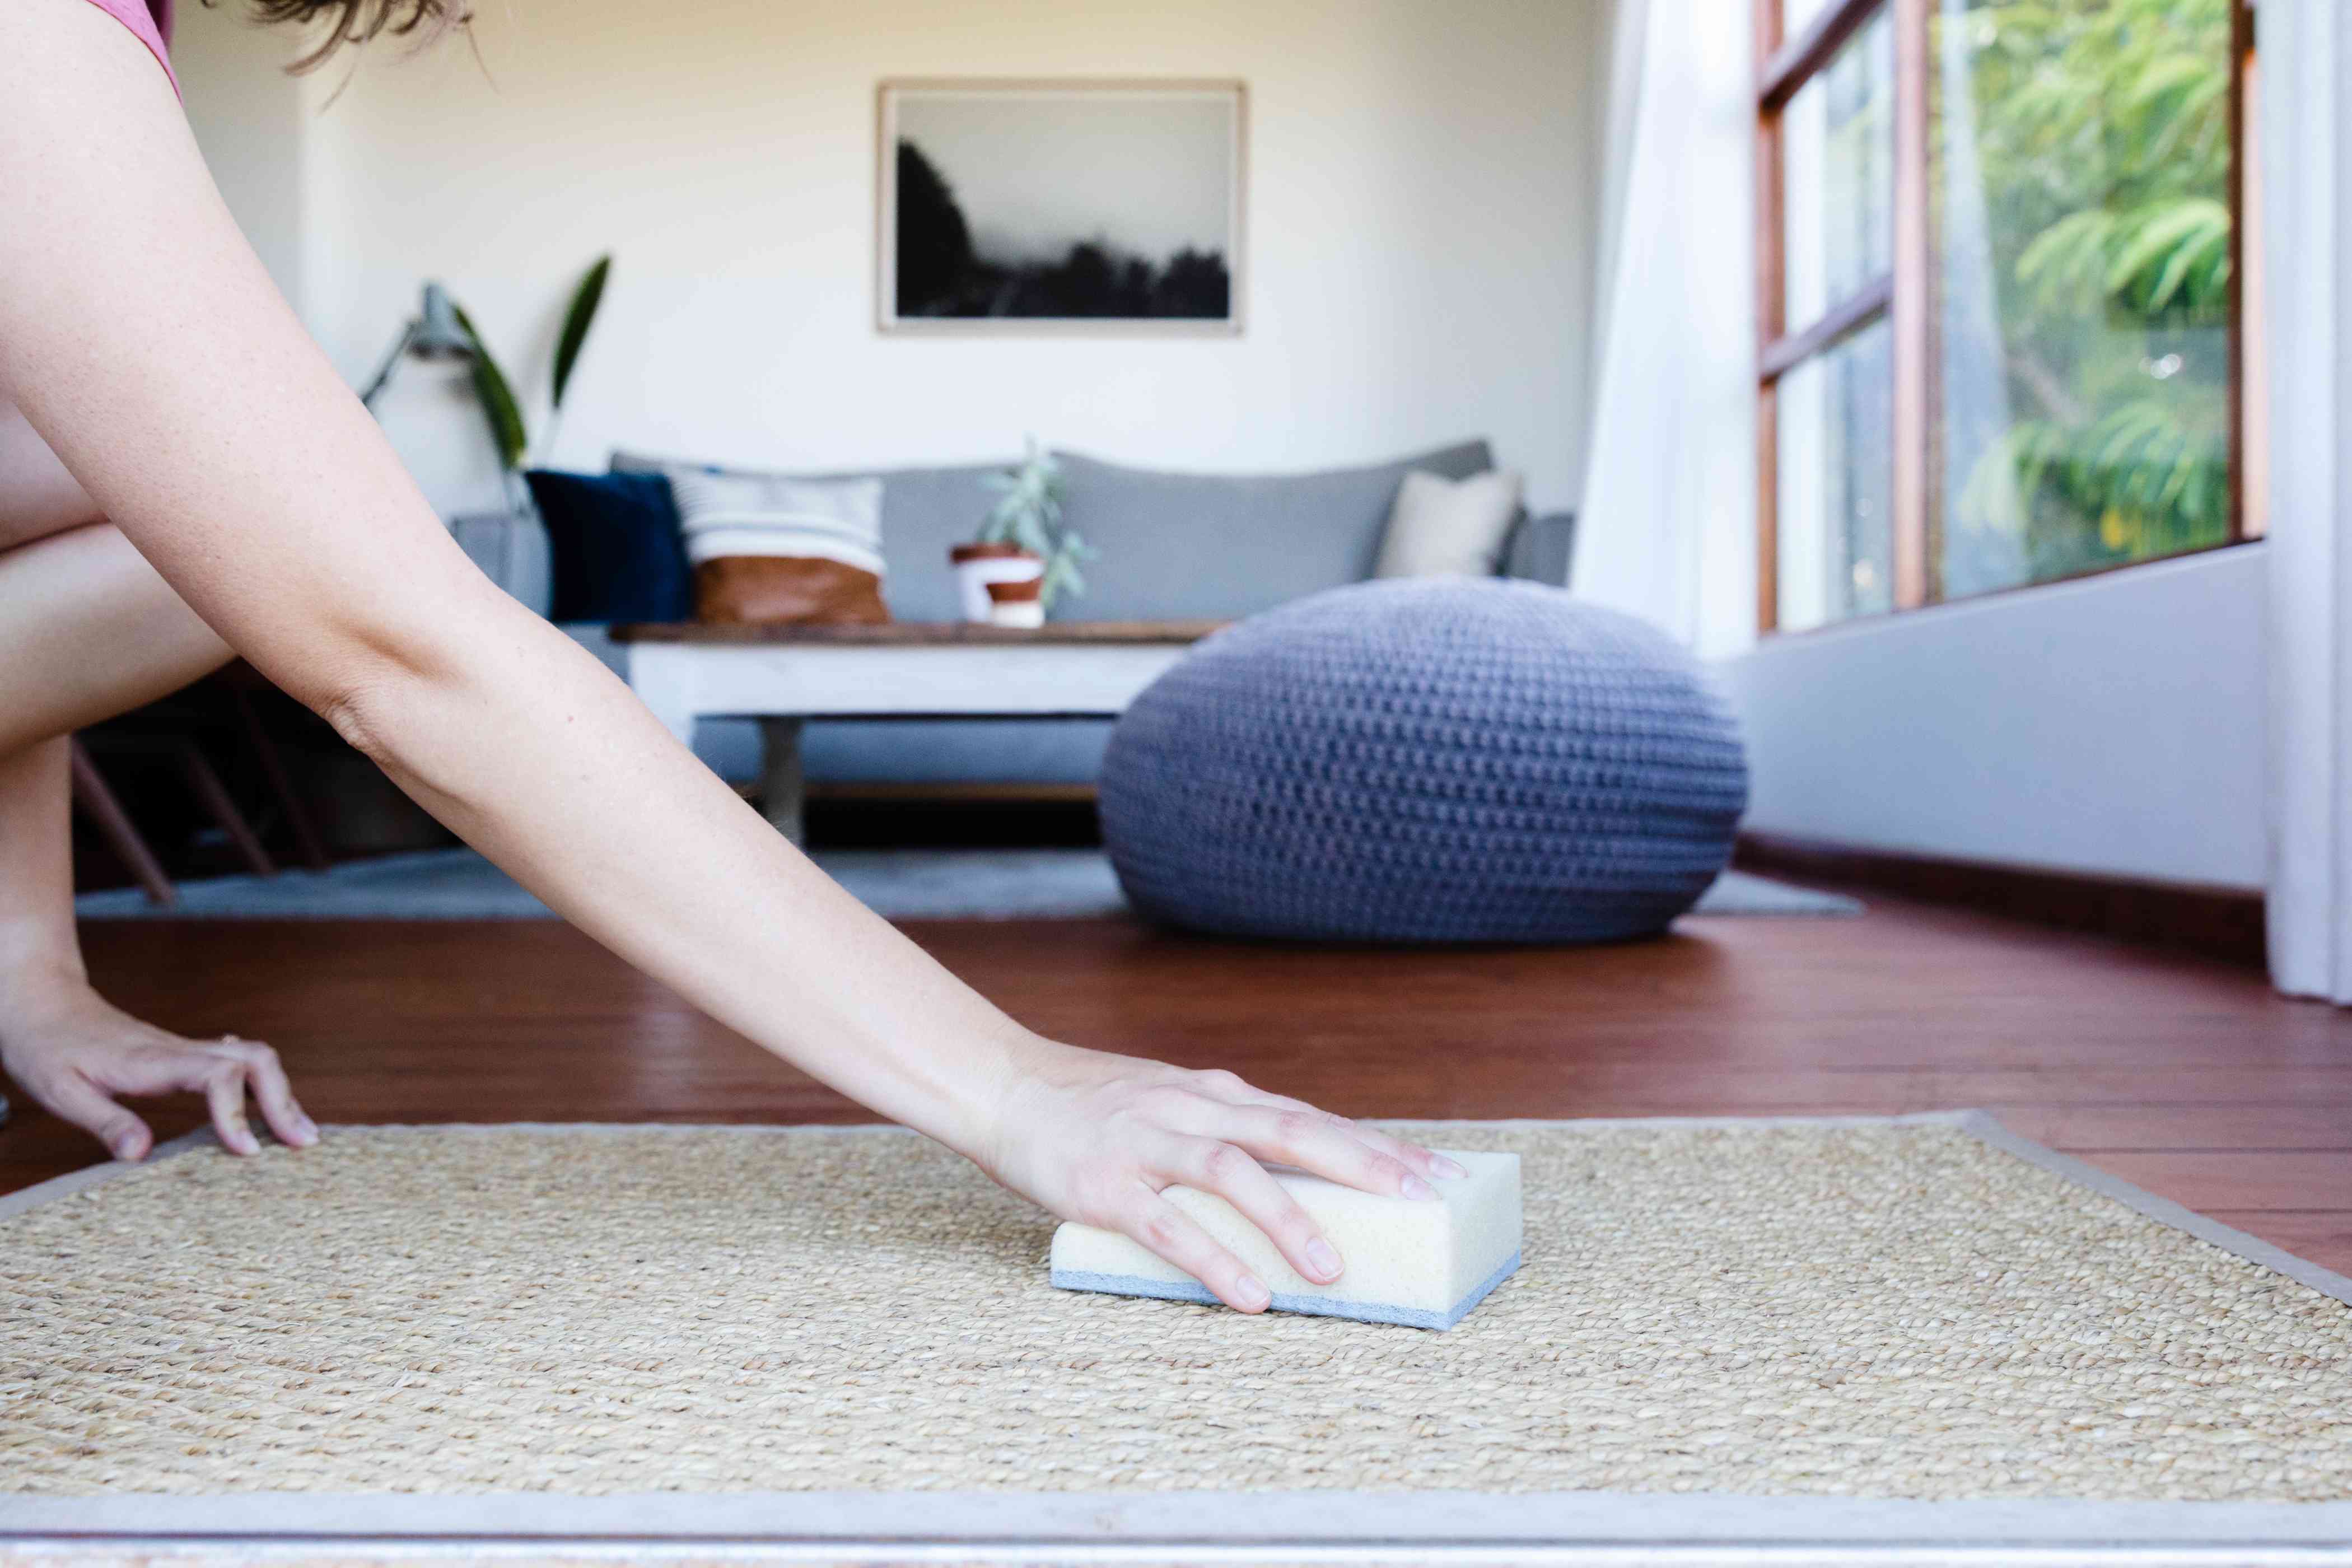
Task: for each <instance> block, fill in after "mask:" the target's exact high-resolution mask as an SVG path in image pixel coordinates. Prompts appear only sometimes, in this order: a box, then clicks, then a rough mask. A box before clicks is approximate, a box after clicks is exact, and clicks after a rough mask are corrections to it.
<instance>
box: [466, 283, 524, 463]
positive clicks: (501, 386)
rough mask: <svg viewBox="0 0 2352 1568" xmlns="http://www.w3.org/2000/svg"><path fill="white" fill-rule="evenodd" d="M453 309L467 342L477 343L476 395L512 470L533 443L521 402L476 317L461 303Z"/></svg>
mask: <svg viewBox="0 0 2352 1568" xmlns="http://www.w3.org/2000/svg"><path fill="white" fill-rule="evenodd" d="M454 309H455V310H456V311H457V325H458V326H460V327H462V328H464V329H465V331H466V341H467V342H470V343H471V344H473V346H474V394H475V395H476V396H477V397H478V398H479V399H480V401H481V405H482V417H484V418H485V419H488V421H489V422H490V440H491V441H492V443H493V444H495V445H496V446H497V447H498V449H499V463H500V465H501V466H502V467H504V468H506V470H507V471H508V472H509V473H512V472H514V471H515V470H516V469H518V468H521V467H522V459H523V453H524V452H525V451H526V450H528V449H529V447H530V432H529V430H528V429H527V428H526V427H525V426H524V425H523V422H522V405H520V403H518V402H516V401H515V395H514V388H513V387H512V386H510V385H509V384H508V383H507V377H506V373H505V372H504V371H502V370H500V369H499V362H498V361H497V360H496V359H494V358H492V357H491V354H490V345H489V344H488V343H486V342H483V341H482V334H481V333H479V332H478V331H475V330H474V319H473V318H472V317H471V316H468V315H467V314H466V308H465V307H464V306H462V305H459V306H456V307H454Z"/></svg>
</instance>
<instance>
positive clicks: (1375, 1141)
mask: <svg viewBox="0 0 2352 1568" xmlns="http://www.w3.org/2000/svg"><path fill="white" fill-rule="evenodd" d="M1202 1078H1203V1079H1207V1080H1209V1082H1207V1083H1205V1084H1204V1085H1203V1088H1204V1089H1207V1090H1208V1092H1209V1094H1210V1096H1211V1098H1213V1099H1216V1100H1224V1101H1225V1102H1226V1103H1227V1104H1229V1105H1265V1106H1272V1107H1274V1108H1276V1110H1297V1111H1302V1112H1304V1113H1306V1114H1307V1115H1308V1116H1313V1117H1318V1118H1319V1119H1321V1120H1322V1121H1328V1122H1329V1123H1330V1124H1331V1125H1332V1126H1334V1127H1337V1128H1339V1129H1341V1130H1343V1131H1346V1132H1347V1133H1349V1135H1350V1136H1351V1137H1355V1138H1359V1139H1360V1140H1362V1141H1363V1142H1367V1143H1370V1145H1371V1146H1372V1147H1373V1148H1375V1149H1378V1150H1379V1151H1380V1152H1382V1153H1383V1154H1387V1155H1389V1156H1391V1158H1393V1159H1396V1160H1400V1161H1402V1162H1403V1163H1405V1164H1407V1165H1410V1166H1412V1167H1413V1168H1414V1169H1416V1170H1418V1171H1419V1172H1421V1173H1422V1174H1423V1175H1424V1176H1429V1177H1433V1178H1435V1179H1436V1180H1439V1181H1446V1182H1457V1181H1460V1180H1461V1179H1462V1178H1464V1177H1465V1176H1467V1175H1468V1174H1469V1172H1467V1171H1465V1170H1464V1169H1463V1168H1462V1165H1461V1163H1460V1162H1458V1161H1454V1160H1449V1159H1447V1158H1446V1157H1445V1156H1444V1155H1443V1154H1440V1153H1438V1152H1435V1151H1433V1150H1430V1149H1424V1148H1423V1147H1422V1146H1421V1145H1420V1144H1418V1143H1408V1142H1405V1141H1404V1140H1403V1139H1402V1138H1391V1137H1390V1136H1389V1135H1388V1134H1387V1133H1385V1132H1382V1131H1380V1130H1379V1129H1377V1128H1372V1127H1366V1126H1364V1125H1363V1124H1361V1123H1360V1122H1355V1121H1349V1120H1348V1119H1347V1118H1346V1117H1344V1116H1334V1115H1332V1114H1331V1113H1330V1112H1329V1111H1328V1110H1321V1109H1319V1108H1318V1107H1316V1106H1312V1105H1309V1104H1307V1102H1306V1101H1305V1100H1293V1099H1291V1098H1290V1097H1289V1096H1288V1095H1282V1094H1268V1093H1266V1092H1265V1090H1263V1089H1255V1088H1253V1087H1252V1086H1251V1085H1249V1084H1248V1083H1246V1082H1244V1080H1243V1079H1239V1078H1236V1077H1235V1076H1234V1074H1232V1073H1229V1072H1213V1073H1204V1074H1202Z"/></svg>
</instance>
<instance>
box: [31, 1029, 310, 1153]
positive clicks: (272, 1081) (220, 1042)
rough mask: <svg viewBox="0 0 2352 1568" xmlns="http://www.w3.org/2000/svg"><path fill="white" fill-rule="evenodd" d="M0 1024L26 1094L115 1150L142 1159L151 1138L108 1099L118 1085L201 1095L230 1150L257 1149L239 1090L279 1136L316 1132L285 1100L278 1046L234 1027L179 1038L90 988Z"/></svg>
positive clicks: (288, 1092) (135, 1090)
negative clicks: (243, 1035) (216, 1034)
mask: <svg viewBox="0 0 2352 1568" xmlns="http://www.w3.org/2000/svg"><path fill="white" fill-rule="evenodd" d="M0 1026H5V1035H0V1067H5V1068H7V1071H8V1076H9V1077H10V1078H12V1079H16V1083H17V1085H18V1087H20V1088H22V1089H24V1091H25V1092H26V1094H28V1095H30V1096H32V1097H33V1098H34V1099H35V1100H38V1101H39V1102H40V1103H41V1104H42V1105H43V1106H45V1107H47V1109H48V1110H50V1111H51V1112H52V1113H53V1114H55V1115H56V1116H57V1117H58V1118H59V1119H60V1120H62V1121H70V1122H72V1123H73V1124H74V1125H75V1126H77V1127H79V1128H81V1129H82V1130H83V1131H87V1132H88V1133H89V1135H90V1136H91V1137H93V1138H96V1139H97V1140H98V1141H99V1142H101V1143H103V1144H105V1145H106V1147H107V1150H108V1152H110V1153H112V1154H113V1156H114V1157H115V1158H116V1159H118V1160H143V1159H145V1158H146V1157H147V1152H148V1151H149V1150H150V1149H152V1148H153V1147H154V1144H155V1135H154V1133H153V1132H152V1131H149V1129H148V1126H147V1123H145V1122H144V1121H141V1120H140V1119H139V1118H138V1116H137V1115H135V1114H134V1113H133V1112H132V1111H131V1110H129V1109H128V1108H127V1107H125V1106H123V1105H122V1104H121V1103H120V1102H119V1101H118V1100H116V1099H115V1097H116V1096H117V1095H124V1094H138V1095H146V1094H182V1093H185V1094H201V1095H203V1096H204V1097H205V1102H206V1104H207V1106H208V1107H209V1108H210V1110H211V1111H212V1120H213V1131H215V1132H217V1133H219V1134H220V1141H221V1142H222V1143H223V1144H224V1145H226V1147H227V1149H228V1150H229V1152H232V1153H236V1154H258V1153H259V1152H261V1143H260V1141H259V1140H258V1139H257V1138H256V1137H254V1135H253V1129H252V1128H251V1127H249V1126H247V1124H246V1116H245V1099H246V1095H247V1092H248V1091H249V1092H250V1093H251V1094H252V1096H253V1098H254V1099H255V1100H257V1101H259V1103H260V1105H261V1114H262V1116H263V1118H264V1119H265V1120H266V1121H268V1123H269V1129H270V1131H273V1132H275V1133H277V1134H278V1140H279V1142H285V1143H290V1144H292V1145H293V1146H294V1147H296V1148H298V1149H304V1148H308V1147H310V1145H311V1144H313V1143H316V1142H318V1141H319V1129H318V1128H317V1127H316V1126H315V1125H313V1124H312V1122H311V1121H310V1118H309V1117H308V1116H306V1115H304V1114H303V1113H302V1108H301V1106H300V1105H299V1104H297V1103H296V1102H295V1100H294V1090H293V1088H292V1086H291V1085H289V1083H288V1082H287V1081H286V1069H285V1068H282V1067H280V1066H279V1065H278V1053H277V1052H276V1051H273V1050H271V1049H270V1048H269V1047H268V1046H265V1045H263V1044H261V1043H260V1042H259V1041H257V1040H240V1039H238V1038H237V1037H236V1036H235V1035H225V1036H223V1037H221V1038H219V1039H217V1040H190V1039H183V1038H182V1037H179V1036H177V1035H173V1034H167V1033H165V1032H164V1031H163V1030H162V1029H159V1028H156V1027H155V1026H153V1025H152V1024H142V1023H141V1022H140V1021H139V1020H138V1019H136V1018H134V1017H132V1016H130V1015H129V1014H128V1013H124V1012H122V1011H121V1010H120V1009H119V1008H116V1007H113V1006H111V1005H108V1004H107V1003H106V1002H105V1001H103V1000H101V999H100V997H99V996H98V995H97V994H95V993H92V992H86V993H83V994H82V995H81V996H80V997H79V998H77V999H75V1000H73V1001H72V1002H70V1003H60V1004H58V1005H43V1006H40V1007H37V1008H28V1007H26V1006H23V1005H16V1006H12V1007H11V1008H10V1009H9V1014H8V1016H7V1017H6V1018H5V1020H0Z"/></svg>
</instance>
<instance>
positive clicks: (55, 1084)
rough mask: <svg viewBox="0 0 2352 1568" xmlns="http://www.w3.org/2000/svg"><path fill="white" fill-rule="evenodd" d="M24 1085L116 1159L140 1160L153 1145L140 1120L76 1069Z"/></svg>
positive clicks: (152, 1135) (153, 1138) (62, 1118)
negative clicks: (101, 1144) (104, 1146)
mask: <svg viewBox="0 0 2352 1568" xmlns="http://www.w3.org/2000/svg"><path fill="white" fill-rule="evenodd" d="M25 1087H26V1089H30V1090H31V1091H32V1093H33V1098H34V1099H36V1100H39V1101H40V1102H41V1103H42V1104H43V1105H45V1106H47V1108H48V1109H49V1110H50V1111H51V1112H52V1113H54V1114H55V1115H56V1116H58V1118H59V1119H61V1120H63V1121H70V1122H72V1123H73V1124H74V1125H75V1126H76V1127H79V1128H80V1129H81V1130H82V1131H85V1132H87V1133H89V1135H90V1136H91V1137H93V1138H95V1139H97V1140H98V1141H99V1142H101V1143H103V1144H105V1145H106V1149H107V1152H108V1153H110V1154H112V1155H113V1156H114V1157H115V1158H116V1159H118V1160H143V1159H145V1158H146V1157H147V1151H148V1150H149V1149H151V1148H152V1147H153V1146H154V1143H155V1135H154V1134H153V1133H152V1132H151V1131H148V1129H147V1124H146V1123H145V1122H144V1121H140V1120H139V1118H138V1117H137V1116H136V1115H134V1114H133V1113H132V1112H131V1111H130V1110H126V1109H124V1108H123V1107H122V1106H121V1105H119V1104H117V1103H115V1101H114V1100H112V1099H111V1098H110V1097H109V1096H108V1094H107V1092H106V1091H105V1090H104V1089H100V1088H99V1087H98V1086H97V1085H96V1084H93V1083H91V1082H90V1081H89V1079H86V1078H83V1077H82V1076H81V1075H80V1074H79V1073H77V1072H71V1071H67V1072H62V1073H59V1074H58V1075H57V1076H56V1077H55V1078H53V1079H47V1080H46V1081H44V1082H39V1083H27V1084H26V1086H25Z"/></svg>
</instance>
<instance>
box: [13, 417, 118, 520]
mask: <svg viewBox="0 0 2352 1568" xmlns="http://www.w3.org/2000/svg"><path fill="white" fill-rule="evenodd" d="M101 515H103V514H102V513H101V512H100V510H99V506H98V503H97V502H96V501H93V500H90V499H89V492H88V491H86V490H84V489H82V488H81V482H80V481H79V479H75V478H74V477H73V475H71V474H69V473H68V472H67V471H66V466H65V465H64V464H63V463H61V462H59V461H58V455H57V454H56V453H55V452H52V451H50V450H49V444H48V443H47V441H44V440H42V439H41V437H40V433H39V432H38V431H37V430H35V429H34V428H33V426H31V425H30V424H29V423H27V422H26V418H25V416H24V415H23V414H22V413H21V412H20V411H18V409H17V407H16V405H15V404H13V403H9V402H7V401H5V400H0V550H13V549H15V548H16V546H18V545H21V544H30V543H32V542H34V541H36V540H40V539H47V538H48V537H49V536H50V535H51V534H57V533H67V532H70V531H73V530H74V529H77V528H83V527H87V526H88V525H89V524H90V523H92V522H95V521H99V519H100V516H101Z"/></svg>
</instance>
